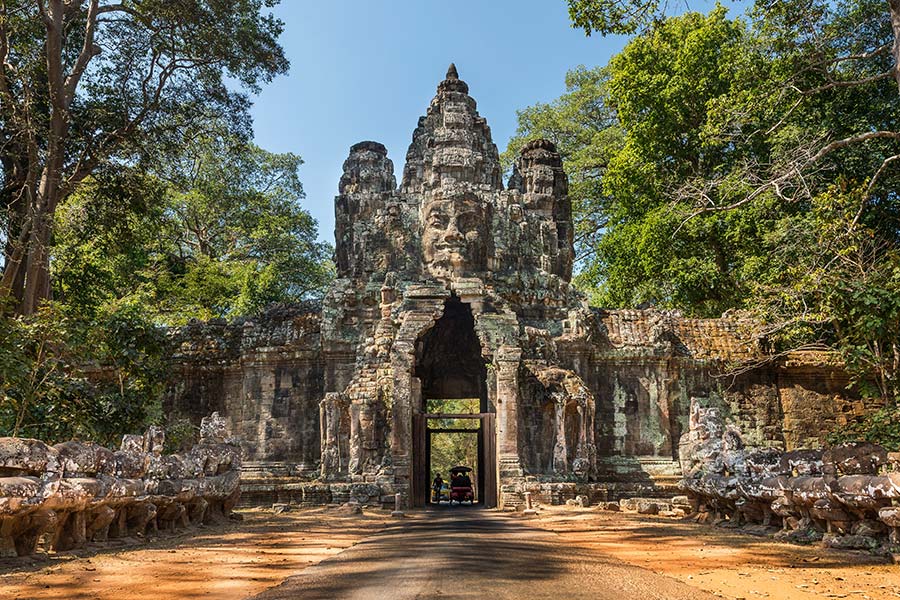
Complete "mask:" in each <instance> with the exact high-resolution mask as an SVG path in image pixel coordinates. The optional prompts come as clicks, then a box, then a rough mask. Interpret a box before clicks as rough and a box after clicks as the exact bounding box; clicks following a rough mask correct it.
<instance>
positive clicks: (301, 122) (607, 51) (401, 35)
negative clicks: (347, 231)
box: [253, 0, 624, 243]
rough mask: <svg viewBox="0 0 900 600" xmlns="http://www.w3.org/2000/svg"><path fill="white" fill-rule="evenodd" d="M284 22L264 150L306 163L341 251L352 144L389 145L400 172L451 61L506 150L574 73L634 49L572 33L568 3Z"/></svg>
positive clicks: (311, 196) (381, 8)
mask: <svg viewBox="0 0 900 600" xmlns="http://www.w3.org/2000/svg"><path fill="white" fill-rule="evenodd" d="M276 13H277V15H278V16H279V17H280V18H281V19H282V20H283V21H284V22H285V33H284V36H283V37H282V44H283V46H284V48H285V51H286V52H287V55H288V57H289V58H290V61H291V71H290V73H289V74H288V75H287V76H286V77H281V78H279V79H277V80H276V81H275V82H273V83H272V84H271V85H268V86H266V87H265V88H264V89H263V91H262V93H261V94H260V95H259V96H257V97H256V98H255V106H254V109H253V117H254V122H255V135H256V143H257V144H259V145H260V146H262V147H263V148H265V149H267V150H270V151H273V152H294V153H296V154H299V155H301V156H302V157H303V160H304V161H305V164H304V165H303V167H302V168H301V171H300V174H301V179H302V181H303V184H304V187H305V189H306V200H305V201H304V204H305V207H306V208H307V209H308V210H309V211H310V212H311V213H312V215H313V216H314V217H315V218H316V219H317V220H318V222H319V235H320V238H321V239H323V240H327V241H329V242H332V243H333V240H334V196H335V194H337V185H338V180H339V179H340V175H341V165H342V164H343V162H344V159H345V158H346V157H347V152H348V150H349V148H350V146H351V145H352V144H354V143H356V142H358V141H361V140H375V141H379V142H381V143H383V144H384V145H385V146H387V148H388V156H389V157H390V158H391V159H392V160H393V161H394V171H395V173H397V174H398V175H399V173H401V172H402V168H403V162H404V157H405V155H406V149H407V146H408V145H409V142H410V139H411V136H412V131H413V128H414V127H415V126H416V122H417V120H418V118H419V116H420V115H422V114H424V113H425V109H426V108H427V106H428V103H429V101H430V100H431V98H432V96H434V92H435V88H436V86H437V84H438V82H439V81H440V80H441V79H443V77H444V74H445V72H446V70H447V66H448V64H449V63H450V62H455V63H456V65H457V67H458V68H459V73H460V77H461V78H462V79H464V80H465V81H466V82H468V84H469V88H470V93H471V94H472V96H473V97H474V98H475V99H476V100H477V101H478V110H479V112H480V113H481V115H482V116H484V117H487V120H488V123H489V124H490V125H491V129H492V132H493V137H494V142H495V143H496V144H497V146H498V147H499V149H500V151H501V152H502V151H503V149H504V148H505V147H506V143H507V141H508V140H509V138H510V136H512V134H513V133H514V132H515V128H516V110H517V109H520V108H524V107H526V106H529V105H531V104H534V103H535V102H539V101H549V100H552V99H553V98H556V97H557V96H559V95H560V94H561V93H562V92H563V91H564V77H565V74H566V71H567V70H568V69H570V68H572V67H574V66H577V65H580V64H584V65H599V64H606V62H607V61H608V60H609V57H610V56H611V55H612V54H614V53H615V52H617V51H618V50H620V49H621V48H622V46H623V45H624V40H623V39H621V38H603V37H600V36H593V37H590V38H588V37H585V35H584V33H583V32H581V31H578V30H575V29H572V28H571V27H570V25H569V20H568V13H567V6H566V3H565V1H564V0H481V1H476V0H452V1H449V2H435V1H433V0H390V1H382V2H377V1H371V0H370V1H365V0H329V1H325V2H323V1H312V0H283V2H282V4H281V6H279V7H278V8H277V9H276ZM398 178H399V177H398Z"/></svg>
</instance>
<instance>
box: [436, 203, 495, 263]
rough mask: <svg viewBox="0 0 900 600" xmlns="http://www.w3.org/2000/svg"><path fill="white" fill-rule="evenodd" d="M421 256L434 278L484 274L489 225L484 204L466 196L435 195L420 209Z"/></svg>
mask: <svg viewBox="0 0 900 600" xmlns="http://www.w3.org/2000/svg"><path fill="white" fill-rule="evenodd" d="M422 223H423V231H422V255H423V259H424V262H425V268H426V270H427V271H428V272H429V273H431V274H432V275H434V276H435V277H447V276H455V277H459V276H462V275H464V274H466V273H473V272H479V271H484V270H485V268H486V266H487V254H488V250H487V248H488V241H489V233H488V231H489V223H488V211H487V209H486V208H485V206H484V204H483V203H481V202H479V200H478V199H477V198H476V197H475V196H473V195H469V194H460V195H455V196H453V197H447V196H445V195H443V194H435V195H434V196H432V197H430V198H426V200H425V203H424V205H423V207H422Z"/></svg>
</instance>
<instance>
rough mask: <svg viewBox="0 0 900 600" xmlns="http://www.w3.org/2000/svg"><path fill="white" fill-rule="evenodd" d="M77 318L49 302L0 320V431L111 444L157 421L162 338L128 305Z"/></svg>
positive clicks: (163, 369)
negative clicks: (0, 337) (91, 318)
mask: <svg viewBox="0 0 900 600" xmlns="http://www.w3.org/2000/svg"><path fill="white" fill-rule="evenodd" d="M96 319H97V320H96V321H95V322H92V323H89V322H85V321H78V320H76V319H73V318H72V317H71V316H69V315H68V314H66V312H65V311H64V310H61V307H59V306H57V305H54V304H48V305H45V306H44V307H43V308H42V310H41V311H39V312H38V313H36V314H34V315H31V316H29V317H3V318H0V330H2V333H3V347H2V348H0V357H2V358H0V361H2V362H0V436H4V435H6V436H22V437H35V438H39V439H42V440H45V441H49V442H59V441H65V440H68V439H73V438H77V439H90V440H95V441H98V442H100V443H104V444H108V445H112V446H116V445H117V444H118V438H119V436H121V434H122V433H124V432H135V431H141V430H143V429H144V427H145V426H146V425H148V424H151V423H158V422H160V421H161V419H162V412H161V405H160V398H161V394H162V385H163V382H164V381H165V374H166V363H165V361H164V356H165V355H166V345H167V340H166V337H165V334H164V332H163V331H162V330H160V329H158V328H157V327H155V326H154V325H152V324H151V323H149V322H148V321H147V320H146V319H145V318H144V316H143V315H142V314H141V312H140V311H138V310H135V309H133V308H130V307H124V308H121V309H117V310H108V311H104V312H103V313H101V314H98V315H97V317H96Z"/></svg>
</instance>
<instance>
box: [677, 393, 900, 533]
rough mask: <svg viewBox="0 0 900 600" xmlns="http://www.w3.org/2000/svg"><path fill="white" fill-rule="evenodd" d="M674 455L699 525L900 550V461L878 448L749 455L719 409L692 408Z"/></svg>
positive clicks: (767, 451) (766, 451) (756, 451)
mask: <svg viewBox="0 0 900 600" xmlns="http://www.w3.org/2000/svg"><path fill="white" fill-rule="evenodd" d="M679 454H680V457H681V467H682V473H683V479H682V481H681V484H680V486H681V488H682V489H683V490H684V492H685V493H686V494H687V495H688V498H689V499H690V502H691V512H690V515H689V516H691V517H693V518H695V519H697V520H698V521H712V522H714V523H716V524H718V525H721V526H725V527H735V528H737V527H741V528H746V529H750V530H755V531H756V532H758V533H762V532H773V533H774V535H775V537H777V538H779V539H785V540H788V541H793V542H800V543H810V542H816V541H821V542H822V544H823V545H824V546H826V547H836V548H856V549H868V550H877V549H880V548H885V549H889V548H890V547H896V546H900V506H898V505H897V504H898V500H900V456H897V455H896V454H889V453H888V452H887V451H886V450H885V449H884V448H882V447H881V446H878V445H875V444H871V443H856V444H844V445H839V446H834V447H831V448H828V449H825V450H820V449H802V450H792V451H789V452H783V451H781V450H778V449H773V448H762V449H752V448H746V447H745V446H744V442H743V439H742V437H741V434H740V432H739V431H738V430H737V429H735V428H733V427H730V426H726V425H725V423H724V419H723V418H722V415H721V414H720V413H719V411H718V410H717V409H716V408H701V407H700V406H699V404H698V403H697V402H696V401H694V402H692V405H691V419H690V429H689V431H688V432H687V433H685V434H684V435H683V436H682V438H681V441H680V447H679ZM779 528H780V530H779Z"/></svg>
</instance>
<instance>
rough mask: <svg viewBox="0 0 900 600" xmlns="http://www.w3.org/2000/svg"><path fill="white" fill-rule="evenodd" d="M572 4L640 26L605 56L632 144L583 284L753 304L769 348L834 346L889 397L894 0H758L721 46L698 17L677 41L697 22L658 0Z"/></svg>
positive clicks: (603, 21) (895, 326)
mask: <svg viewBox="0 0 900 600" xmlns="http://www.w3.org/2000/svg"><path fill="white" fill-rule="evenodd" d="M569 6H570V10H571V14H572V17H573V23H574V24H575V25H576V26H579V27H582V28H584V29H585V30H586V32H588V33H590V32H591V31H598V32H600V33H604V34H605V33H612V32H619V33H621V32H635V31H637V32H640V35H638V37H636V38H635V39H634V40H633V41H632V42H631V43H629V45H628V47H626V49H625V50H624V51H623V52H622V53H621V54H620V55H619V56H617V57H615V58H614V59H613V60H612V61H611V63H610V65H609V67H608V70H609V72H610V83H609V86H608V88H609V92H608V96H607V99H606V101H607V102H608V103H609V104H610V106H611V107H612V108H613V109H614V110H615V111H616V115H617V118H618V119H619V122H620V126H621V127H622V129H623V130H624V131H625V140H624V143H623V145H622V147H621V150H618V151H616V152H615V153H614V154H613V157H612V158H611V159H609V160H607V167H606V168H605V170H604V171H603V173H602V177H603V190H604V192H605V193H606V194H607V195H608V196H610V197H611V198H612V201H611V202H609V203H608V206H609V208H608V211H609V215H608V221H607V223H608V224H607V226H606V229H605V230H604V231H603V234H602V236H601V237H600V238H599V240H598V243H597V245H596V247H595V250H596V253H597V254H596V256H594V257H592V260H590V261H589V262H588V263H587V266H588V268H587V269H586V270H585V274H583V275H582V283H583V284H587V285H589V286H599V288H600V294H599V295H598V296H599V298H600V299H602V300H605V301H608V302H612V303H614V304H620V305H634V304H637V303H639V302H641V301H644V300H648V301H650V302H653V303H656V304H668V305H674V306H679V307H681V308H685V309H686V310H688V311H689V312H694V313H696V314H710V315H711V314H714V310H715V309H716V307H718V306H721V307H724V306H726V305H727V304H731V305H732V306H736V307H741V306H743V307H746V308H748V309H751V310H752V311H753V312H754V313H755V314H756V315H758V316H760V317H761V318H762V319H763V321H764V322H765V323H766V324H767V327H766V329H765V330H764V331H762V332H761V333H762V334H763V335H765V336H767V337H768V338H769V339H770V340H771V341H772V342H773V344H774V345H775V346H776V347H778V348H782V349H788V348H795V347H798V346H808V345H810V344H813V345H818V346H820V347H831V348H834V349H836V350H838V351H840V352H841V353H842V355H843V357H844V359H845V363H846V365H847V366H848V368H849V369H850V371H851V374H852V375H853V376H854V378H855V379H856V383H857V385H858V386H859V387H861V388H863V391H864V392H865V393H866V394H869V395H872V396H880V397H882V398H885V399H887V400H888V401H889V402H890V401H893V400H894V399H895V398H896V397H897V394H898V379H900V377H898V371H897V367H898V364H900V349H898V338H900V313H898V311H897V307H896V302H895V301H894V300H893V299H894V298H895V296H896V285H897V283H896V281H897V280H896V273H897V272H898V262H897V256H898V244H900V202H898V194H897V189H898V186H900V171H898V167H900V121H898V120H900V111H898V110H897V101H898V95H897V83H898V81H900V70H898V68H897V64H898V61H897V57H898V32H900V29H898V24H900V19H898V11H897V8H898V6H897V3H896V2H893V1H890V2H888V3H887V6H886V5H885V3H884V2H882V1H880V0H877V1H876V0H857V1H840V0H839V1H838V2H829V1H824V0H823V1H819V0H817V1H814V2H800V1H794V0H787V1H779V2H769V1H763V0H760V1H758V2H756V3H755V4H754V5H753V7H752V9H751V10H749V11H748V13H747V16H746V19H747V21H748V27H747V28H746V31H745V32H744V33H743V34H741V35H740V36H739V38H719V39H720V40H721V41H720V42H716V41H715V39H716V34H715V30H716V28H710V27H709V26H708V25H709V23H707V24H704V25H703V26H702V27H701V28H697V27H696V26H691V27H688V28H687V29H688V30H689V31H688V32H687V37H685V36H683V35H681V36H679V35H677V32H678V31H682V32H684V31H685V28H684V25H685V24H689V23H690V22H691V20H693V21H694V23H697V21H696V17H692V16H691V15H684V16H681V17H677V18H669V17H666V16H665V14H664V13H665V11H666V10H667V8H671V7H667V5H666V3H665V2H657V1H651V2H641V1H638V0H635V1H631V0H627V1H621V2H606V1H602V0H599V1H598V0H571V1H570V2H569ZM721 11H722V9H721V8H719V9H717V10H716V11H713V14H715V13H716V12H721ZM723 16H724V15H723ZM679 24H680V25H679ZM727 29H728V27H727V26H726V27H725V29H722V28H721V27H719V28H718V30H719V31H725V30H727ZM729 39H731V40H732V41H727V40H729ZM673 40H674V41H675V43H672V42H673ZM691 40H692V41H691ZM703 40H708V41H712V42H714V43H712V44H711V45H704V44H703V43H702V42H703ZM689 41H690V43H693V44H694V50H693V51H691V52H684V53H682V52H680V48H681V46H680V45H679V44H682V45H684V44H688V43H689ZM698 41H699V42H700V44H699V45H697V42H698ZM723 42H727V43H723ZM732 42H736V43H737V45H734V43H732ZM729 46H731V47H732V48H734V49H735V50H736V51H732V52H730V53H729V52H728V51H727V48H728V47H729ZM723 50H724V51H723ZM729 71H730V73H729ZM617 74H619V75H621V77H620V78H619V79H618V80H617V79H616V75H617ZM617 81H618V83H617ZM720 84H726V85H720ZM710 91H712V92H713V93H708V92H710ZM673 92H674V93H673ZM685 92H687V93H685ZM606 154H607V155H608V154H609V152H608V151H607V153H606ZM617 216H618V218H616V217H617ZM711 244H713V245H711ZM716 246H718V248H720V249H721V250H722V252H721V253H719V252H716V253H715V260H713V261H710V260H709V259H710V258H713V257H712V256H708V257H706V258H705V254H706V253H705V252H704V248H714V247H716ZM667 255H669V256H671V257H672V260H669V261H665V260H663V261H660V260H658V258H660V257H661V258H663V259H665V257H666V256H667ZM654 257H656V258H654ZM680 257H682V258H685V259H686V260H681V258H680ZM720 257H721V258H722V259H724V260H720ZM720 264H721V265H724V266H725V267H726V268H725V269H722V268H717V269H710V268H709V267H710V266H712V265H714V266H716V267H719V265H720ZM673 267H674V268H673ZM723 273H728V274H730V275H729V277H728V278H727V279H725V280H721V279H719V277H720V275H721V274H723ZM585 275H587V277H585ZM697 281H699V282H700V283H701V284H702V283H703V282H704V281H708V282H709V283H710V284H711V285H707V286H705V285H699V286H697V285H695V284H696V282H697ZM642 286H645V288H643V289H649V290H650V292H649V293H647V292H644V291H642ZM729 286H731V290H732V293H731V294H730V296H731V297H730V298H725V299H723V300H725V301H718V302H717V301H716V298H715V297H714V295H713V293H712V292H714V291H715V290H722V289H726V290H727V289H729ZM617 289H618V290H622V291H623V292H626V293H623V294H617V293H616V290H617ZM631 290H635V291H637V293H636V294H635V293H634V292H632V291H631ZM692 290H693V292H700V293H693V292H692ZM654 293H655V294H656V297H655V298H654ZM710 301H712V302H710Z"/></svg>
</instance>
